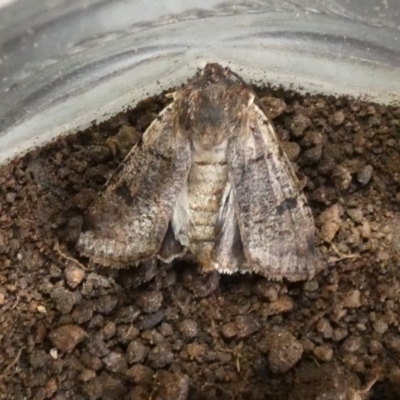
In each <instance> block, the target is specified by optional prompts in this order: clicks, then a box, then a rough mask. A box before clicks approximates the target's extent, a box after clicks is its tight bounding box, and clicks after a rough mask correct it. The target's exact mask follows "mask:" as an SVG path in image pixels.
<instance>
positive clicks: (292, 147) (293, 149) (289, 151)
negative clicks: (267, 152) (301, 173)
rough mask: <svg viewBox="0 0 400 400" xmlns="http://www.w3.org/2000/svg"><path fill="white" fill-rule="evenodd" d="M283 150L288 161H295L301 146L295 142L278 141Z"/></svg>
mask: <svg viewBox="0 0 400 400" xmlns="http://www.w3.org/2000/svg"><path fill="white" fill-rule="evenodd" d="M280 143H281V146H282V149H283V151H284V152H285V153H286V156H287V158H288V159H289V161H292V162H293V161H296V160H297V158H298V157H299V155H300V151H301V148H300V146H299V145H298V144H297V143H296V142H280Z"/></svg>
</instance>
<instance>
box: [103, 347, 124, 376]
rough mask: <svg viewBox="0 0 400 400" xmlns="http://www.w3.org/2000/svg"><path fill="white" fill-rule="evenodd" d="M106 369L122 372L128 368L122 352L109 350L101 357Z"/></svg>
mask: <svg viewBox="0 0 400 400" xmlns="http://www.w3.org/2000/svg"><path fill="white" fill-rule="evenodd" d="M103 362H104V364H105V366H106V369H107V370H108V371H111V372H117V373H124V372H125V371H126V370H127V369H128V363H127V362H126V359H125V357H124V355H123V354H120V353H117V352H115V351H112V352H110V353H109V354H108V355H107V356H105V357H104V358H103Z"/></svg>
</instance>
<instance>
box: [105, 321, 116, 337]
mask: <svg viewBox="0 0 400 400" xmlns="http://www.w3.org/2000/svg"><path fill="white" fill-rule="evenodd" d="M116 331H117V326H116V325H115V322H114V321H110V322H107V324H106V326H105V327H104V328H103V334H104V338H105V339H107V340H108V339H111V338H112V337H113V336H114V335H115V333H116Z"/></svg>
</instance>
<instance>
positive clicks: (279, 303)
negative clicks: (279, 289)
mask: <svg viewBox="0 0 400 400" xmlns="http://www.w3.org/2000/svg"><path fill="white" fill-rule="evenodd" d="M293 307H294V303H293V300H292V298H291V297H289V296H281V297H279V298H278V299H277V300H275V301H273V302H272V303H270V304H267V306H266V308H265V314H266V315H267V316H269V315H276V314H282V313H285V312H290V311H292V310H293Z"/></svg>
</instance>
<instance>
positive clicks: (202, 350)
mask: <svg viewBox="0 0 400 400" xmlns="http://www.w3.org/2000/svg"><path fill="white" fill-rule="evenodd" d="M186 351H187V353H188V355H189V358H190V359H191V360H198V361H200V360H201V359H202V358H203V357H204V355H205V354H206V352H207V348H206V346H205V345H203V344H199V343H189V344H188V345H187V347H186Z"/></svg>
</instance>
